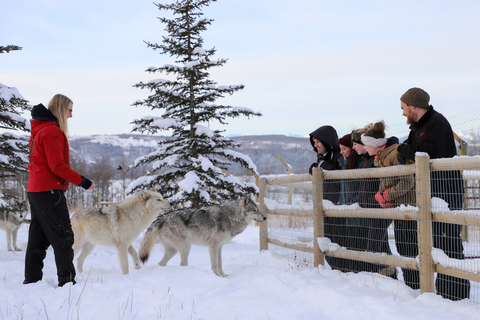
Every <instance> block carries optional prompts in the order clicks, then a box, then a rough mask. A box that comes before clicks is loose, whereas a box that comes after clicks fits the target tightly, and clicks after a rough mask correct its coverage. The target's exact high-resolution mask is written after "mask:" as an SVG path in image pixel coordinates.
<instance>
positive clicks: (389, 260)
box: [258, 154, 480, 293]
mask: <svg viewBox="0 0 480 320" xmlns="http://www.w3.org/2000/svg"><path fill="white" fill-rule="evenodd" d="M452 170H460V171H463V170H474V171H476V170H478V171H479V174H480V157H467V156H462V157H455V158H452V159H434V160H430V158H429V157H428V155H419V154H417V156H416V159H415V164H414V165H402V166H393V167H386V168H370V169H358V170H335V171H323V170H322V169H320V168H315V169H314V170H313V176H312V175H309V174H300V175H289V176H276V177H275V176H272V177H268V176H266V177H265V176H264V177H260V178H259V180H258V184H259V189H260V190H259V204H260V210H261V211H262V213H263V214H265V215H266V216H268V215H282V216H288V217H312V218H313V234H312V239H311V240H313V247H312V246H311V245H307V244H302V243H301V241H299V243H297V244H292V243H285V242H282V241H281V240H279V239H275V238H273V237H270V236H269V234H268V219H267V220H266V222H264V223H261V224H260V250H268V244H269V243H271V244H273V245H276V246H280V247H285V248H289V249H294V250H299V251H303V252H309V253H313V255H314V260H313V261H314V265H315V266H318V265H323V264H324V261H325V259H324V258H325V255H328V256H333V257H339V258H345V259H353V260H359V261H365V262H371V263H376V264H384V265H391V266H395V267H401V268H409V269H414V270H420V286H421V290H420V292H421V293H424V292H435V287H434V273H435V272H438V273H442V274H446V275H451V276H455V277H459V278H464V279H468V280H471V281H476V282H480V274H478V273H475V272H470V271H466V270H461V269H455V268H451V267H445V266H442V265H440V264H435V263H434V261H433V258H432V248H433V237H432V222H433V221H438V222H447V223H453V224H460V225H464V226H475V227H479V228H480V214H474V213H473V214H472V212H469V213H464V212H462V211H457V212H455V211H448V212H432V208H431V192H430V173H431V172H432V171H452ZM408 174H415V179H416V197H417V208H414V209H411V210H405V209H402V210H398V209H395V208H394V209H366V208H358V209H324V207H323V201H322V199H323V180H324V179H359V178H380V177H394V176H402V175H408ZM479 178H480V177H479ZM269 185H271V186H284V187H287V188H303V189H312V190H313V207H312V209H309V210H302V209H300V208H297V207H295V206H292V207H289V208H282V207H281V206H280V208H276V209H269V208H268V206H267V204H266V201H265V199H266V197H267V190H268V189H267V188H268V186H269ZM417 209H418V210H417ZM324 217H352V218H381V219H397V220H416V221H417V226H418V227H417V230H418V242H419V243H418V246H419V257H418V259H416V258H408V257H402V256H397V255H385V254H381V253H372V252H364V251H354V250H348V249H345V248H341V249H337V250H334V251H330V250H327V251H321V249H320V246H319V242H318V238H322V237H324ZM299 240H301V239H299ZM479 263H480V261H479Z"/></svg>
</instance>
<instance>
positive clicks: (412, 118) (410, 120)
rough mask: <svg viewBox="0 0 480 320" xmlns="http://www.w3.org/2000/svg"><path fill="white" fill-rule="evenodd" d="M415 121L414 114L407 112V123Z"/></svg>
mask: <svg viewBox="0 0 480 320" xmlns="http://www.w3.org/2000/svg"><path fill="white" fill-rule="evenodd" d="M415 122H417V121H416V119H415V118H414V115H413V114H412V113H409V114H407V124H408V125H411V124H414V123H415Z"/></svg>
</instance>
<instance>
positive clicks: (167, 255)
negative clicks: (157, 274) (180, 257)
mask: <svg viewBox="0 0 480 320" xmlns="http://www.w3.org/2000/svg"><path fill="white" fill-rule="evenodd" d="M176 253H177V249H175V248H174V247H173V246H170V245H164V249H163V258H162V260H160V262H159V263H158V264H159V265H161V266H163V267H165V266H166V265H167V263H168V261H170V259H172V258H173V256H174V255H175V254H176Z"/></svg>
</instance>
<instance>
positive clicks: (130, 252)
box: [128, 244, 141, 270]
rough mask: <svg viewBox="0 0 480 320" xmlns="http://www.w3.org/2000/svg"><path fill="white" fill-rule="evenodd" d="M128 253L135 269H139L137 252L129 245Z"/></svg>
mask: <svg viewBox="0 0 480 320" xmlns="http://www.w3.org/2000/svg"><path fill="white" fill-rule="evenodd" d="M128 253H129V254H130V255H131V256H132V259H133V265H134V266H135V269H137V270H138V269H140V268H141V266H140V259H139V258H138V253H137V250H135V248H134V247H133V246H132V245H131V244H130V245H129V246H128Z"/></svg>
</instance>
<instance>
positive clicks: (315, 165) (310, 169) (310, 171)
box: [308, 161, 322, 175]
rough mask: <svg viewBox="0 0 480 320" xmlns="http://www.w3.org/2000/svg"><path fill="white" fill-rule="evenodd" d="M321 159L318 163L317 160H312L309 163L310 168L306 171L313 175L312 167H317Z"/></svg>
mask: <svg viewBox="0 0 480 320" xmlns="http://www.w3.org/2000/svg"><path fill="white" fill-rule="evenodd" d="M321 163H322V161H321V162H320V163H318V162H314V163H312V164H311V165H310V168H309V169H308V173H310V175H313V168H318V166H319V164H321Z"/></svg>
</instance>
